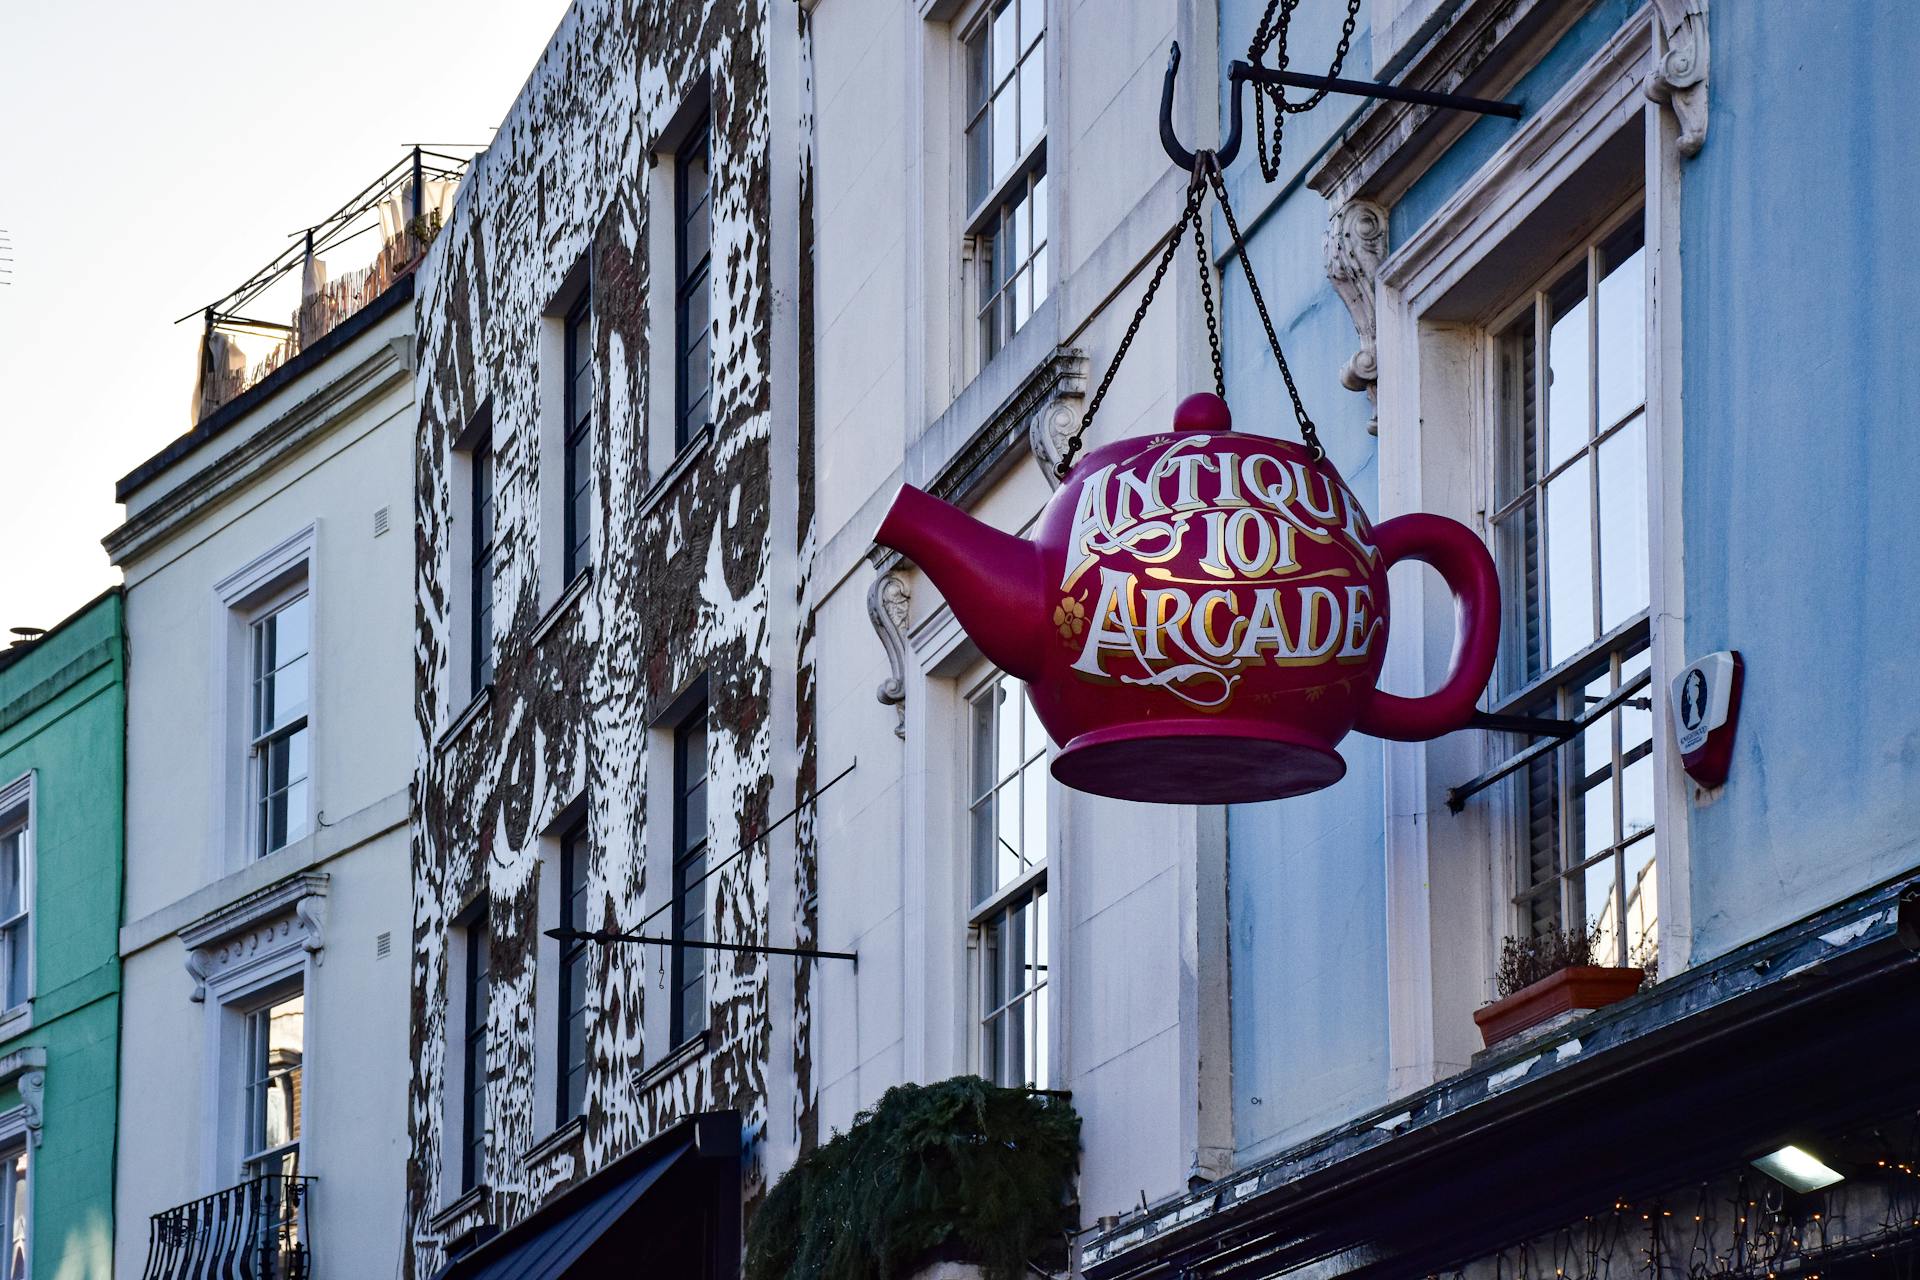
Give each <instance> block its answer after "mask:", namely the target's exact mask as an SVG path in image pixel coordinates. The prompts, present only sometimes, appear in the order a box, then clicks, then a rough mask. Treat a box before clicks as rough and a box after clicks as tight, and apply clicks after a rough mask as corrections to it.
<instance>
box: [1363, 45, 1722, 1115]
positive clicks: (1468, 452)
mask: <svg viewBox="0 0 1920 1280" xmlns="http://www.w3.org/2000/svg"><path fill="white" fill-rule="evenodd" d="M1652 65H1653V48H1652V38H1651V28H1650V25H1649V16H1648V12H1647V11H1646V10H1644V9H1643V10H1642V11H1641V12H1640V13H1639V14H1637V15H1636V16H1635V17H1633V18H1632V19H1630V20H1629V21H1628V22H1627V23H1626V24H1625V25H1624V26H1623V27H1622V28H1621V30H1619V31H1618V32H1616V33H1615V34H1614V36H1613V37H1612V38H1611V39H1610V40H1609V41H1608V43H1607V45H1606V46H1605V47H1604V48H1602V49H1601V50H1600V51H1599V52H1598V53H1596V54H1595V55H1594V56H1593V57H1592V58H1591V59H1590V60H1589V61H1588V63H1587V64H1586V66H1584V67H1583V68H1582V69H1581V70H1580V71H1579V72H1578V73H1576V75H1575V76H1574V77H1573V79H1572V80H1571V81H1570V82H1569V83H1568V84H1567V85H1566V86H1564V87H1563V88H1562V89H1561V90H1560V92H1559V93H1557V94H1556V95H1555V96H1554V97H1553V99H1552V100H1551V101H1549V102H1548V103H1547V104H1545V105H1544V106H1543V107H1541V109H1540V111H1539V113H1538V114H1537V115H1535V116H1534V117H1533V118H1531V119H1529V120H1528V121H1526V122H1525V123H1524V124H1523V125H1522V127H1521V128H1520V129H1519V130H1517V131H1516V132H1515V134H1514V136H1513V137H1512V138H1511V139H1510V140H1509V141H1508V142H1507V143H1506V145H1505V146H1503V147H1502V148H1501V149H1500V150H1499V151H1498V152H1497V153H1496V154H1495V155H1494V156H1492V157H1491V158H1489V159H1488V160H1487V161H1486V162H1485V163H1484V164H1483V165H1482V166H1481V168H1480V169H1479V171H1478V172H1477V173H1476V174H1475V175H1474V176H1473V177H1472V178H1471V179H1469V180H1468V182H1467V183H1466V184H1465V185H1463V187H1462V188H1461V189H1460V190H1459V191H1457V192H1456V193H1455V194H1454V195H1453V196H1452V197H1451V198H1450V199H1449V200H1448V201H1447V202H1446V204H1445V205H1444V206H1443V207H1442V208H1441V209H1440V210H1439V211H1438V212H1436V213H1435V214H1434V215H1433V216H1432V217H1431V218H1430V219H1428V221H1427V223H1426V224H1425V225H1424V226H1423V227H1422V228H1421V229H1420V230H1419V231H1418V232H1417V233H1416V234H1415V235H1414V236H1413V238H1412V239H1411V240H1409V241H1408V242H1407V243H1406V244H1405V245H1402V246H1398V247H1396V248H1395V249H1394V250H1393V252H1392V254H1391V255H1390V256H1389V257H1388V259H1387V260H1386V261H1385V262H1384V263H1383V264H1382V266H1381V269H1380V273H1379V280H1378V289H1377V296H1376V306H1377V312H1378V316H1379V334H1378V359H1379V367H1380V371H1381V373H1380V381H1379V409H1380V414H1379V420H1380V446H1379V448H1380V493H1381V496H1380V508H1381V510H1380V516H1381V517H1383V518H1384V517H1387V516H1392V515H1396V514H1399V513H1402V512H1407V511H1432V512H1437V513H1440V514H1445V515H1451V516H1453V517H1455V518H1457V519H1460V520H1462V521H1465V522H1466V523H1468V524H1469V525H1470V526H1471V527H1473V528H1475V529H1476V531H1478V532H1480V533H1481V534H1482V536H1483V537H1485V536H1488V535H1489V534H1490V532H1491V529H1490V524H1489V520H1488V516H1489V509H1490V506H1491V502H1492V491H1491V489H1490V487H1489V470H1488V467H1487V466H1486V465H1485V460H1486V459H1488V458H1490V457H1491V456H1492V449H1493V446H1494V440H1495V437H1494V436H1493V435H1492V434H1491V433H1492V432H1493V431H1495V430H1496V429H1497V418H1496V417H1495V413H1496V411H1497V408H1498V388H1497V380H1496V378H1495V377H1494V375H1493V371H1492V368H1491V358H1490V357H1491V355H1492V334H1493V332H1494V330H1493V329H1492V327H1491V326H1492V324H1493V322H1494V321H1495V320H1496V319H1497V318H1498V315H1499V314H1500V311H1504V309H1505V308H1506V307H1507V306H1508V304H1510V302H1511V300H1512V298H1513V297H1514V296H1515V294H1516V293H1517V292H1518V291H1519V289H1520V288H1521V287H1523V286H1525V285H1527V284H1530V283H1531V282H1532V279H1533V273H1532V272H1529V273H1528V277H1527V278H1526V279H1520V278H1516V279H1514V280H1513V281H1512V282H1511V283H1512V285H1513V288H1512V289H1510V290H1508V291H1507V292H1506V293H1505V294H1504V295H1503V296H1501V297H1500V298H1498V299H1497V304H1496V305H1497V307H1498V309H1499V310H1496V307H1495V306H1488V307H1487V308H1485V311H1486V314H1484V315H1483V316H1482V317H1481V318H1480V322H1478V323H1472V322H1468V321H1465V320H1462V319H1461V318H1460V317H1459V316H1458V315H1454V314H1451V313H1450V311H1449V308H1451V307H1453V306H1455V305H1457V304H1456V303H1453V302H1449V301H1448V296H1449V294H1451V293H1453V292H1454V291H1455V290H1456V287H1457V286H1461V285H1463V283H1468V282H1469V277H1472V276H1473V275H1474V274H1475V273H1476V272H1481V273H1482V274H1484V272H1485V270H1487V269H1489V264H1490V263H1492V262H1494V261H1495V256H1496V255H1497V254H1498V253H1499V251H1500V250H1502V249H1503V248H1505V247H1508V246H1510V245H1512V244H1513V243H1515V240H1514V237H1515V233H1516V232H1517V231H1518V230H1519V228H1520V227H1521V226H1522V224H1523V223H1524V222H1525V221H1526V219H1527V218H1528V217H1529V216H1530V215H1532V214H1534V213H1536V212H1538V211H1539V210H1540V209H1541V208H1542V207H1543V206H1544V205H1545V204H1546V203H1547V201H1548V200H1549V199H1550V198H1551V197H1552V196H1553V195H1554V194H1555V193H1556V192H1557V191H1559V190H1560V189H1561V188H1562V187H1563V186H1564V185H1565V184H1567V183H1568V182H1569V181H1571V180H1572V179H1574V178H1575V177H1576V176H1577V175H1578V174H1579V173H1580V171H1581V169H1582V168H1583V167H1584V166H1586V165H1587V164H1588V163H1589V162H1590V161H1593V160H1594V159H1595V158H1596V157H1597V156H1598V155H1599V154H1600V152H1601V150H1602V148H1603V147H1604V146H1605V145H1606V144H1608V143H1609V142H1613V141H1615V140H1624V139H1636V140H1637V142H1638V146H1639V150H1640V151H1641V154H1642V156H1643V159H1642V163H1641V165H1640V171H1641V175H1642V177H1643V180H1644V184H1645V186H1644V191H1643V199H1644V227H1645V235H1646V247H1647V258H1646V262H1647V273H1648V275H1647V280H1648V284H1647V326H1646V335H1647V337H1646V341H1647V433H1648V434H1647V442H1648V443H1647V467H1648V485H1647V503H1648V519H1649V530H1648V545H1649V551H1650V557H1651V561H1652V563H1651V565H1650V567H1649V586H1650V598H1651V608H1650V611H1649V612H1650V618H1651V625H1650V630H1651V635H1650V640H1649V652H1650V653H1651V662H1652V669H1653V678H1652V688H1653V689H1654V690H1659V689H1662V688H1664V687H1665V685H1666V682H1667V680H1668V679H1669V678H1670V676H1671V674H1672V673H1673V672H1674V671H1676V670H1678V668H1679V666H1680V665H1681V664H1682V661H1683V659H1682V658H1681V655H1682V654H1683V653H1684V635H1683V632H1682V619H1683V616H1684V611H1685V609H1684V603H1685V602H1684V595H1683V589H1682V580H1681V565H1680V536H1681V534H1680V530H1681V524H1680V485H1679V476H1680V465H1681V451H1680V432H1681V421H1680V404H1679V395H1680V379H1679V373H1680V350H1681V347H1680V334H1679V315H1680V311H1679V289H1680V280H1679V262H1678V253H1677V247H1678V244H1679V236H1678V230H1679V194H1680V193H1679V167H1678V166H1679V156H1678V151H1677V147H1676V141H1677V129H1676V127H1675V125H1674V122H1673V120H1672V118H1671V116H1670V115H1669V114H1668V113H1666V112H1664V111H1661V110H1659V109H1658V108H1657V107H1654V106H1652V105H1651V104H1649V102H1648V101H1647V99H1646V97H1645V94H1644V86H1645V84H1646V82H1647V77H1648V75H1649V73H1650V71H1651V68H1652ZM1622 194H1625V193H1624V192H1623V193H1622ZM1617 208H1619V205H1618V204H1616V203H1615V202H1614V201H1613V199H1612V198H1611V197H1610V198H1609V200H1608V203H1607V205H1606V207H1605V208H1604V209H1600V210H1595V211H1594V213H1595V218H1594V224H1593V225H1597V224H1598V222H1599V221H1600V217H1601V215H1604V214H1611V213H1612V212H1614V211H1615V210H1616V209H1617ZM1592 229H1593V228H1592V226H1588V227H1583V228H1580V230H1581V231H1582V232H1585V231H1589V230H1592ZM1492 269H1495V270H1497V269H1498V268H1497V267H1494V268H1492ZM1405 572H1406V574H1407V576H1402V574H1401V573H1399V572H1397V573H1396V574H1395V575H1394V577H1395V586H1394V603H1395V612H1396V617H1395V622H1396V627H1395V634H1394V644H1393V646H1392V647H1391V648H1390V649H1389V651H1388V654H1387V664H1386V671H1385V674H1384V679H1383V681H1382V684H1383V687H1386V688H1390V689H1393V690H1394V691H1396V692H1401V693H1413V692H1419V691H1422V690H1425V689H1429V688H1432V687H1434V686H1435V684H1436V683H1437V681H1438V680H1439V679H1441V678H1442V677H1443V676H1444V674H1445V667H1446V665H1447V663H1448V661H1449V656H1450V651H1451V647H1452V639H1453V631H1454V620H1453V604H1452V601H1451V598H1450V597H1449V596H1448V594H1447V592H1446V591H1445V589H1444V588H1443V587H1442V586H1441V585H1440V584H1439V583H1438V582H1437V580H1434V579H1433V578H1432V575H1422V576H1414V574H1413V571H1412V570H1408V571H1405ZM1664 703H1665V700H1664V699H1662V698H1658V697H1656V698H1655V699H1654V715H1655V723H1654V761H1655V765H1654V768H1655V778H1656V785H1655V828H1656V830H1658V831H1659V832H1660V841H1661V846H1660V860H1659V863H1658V870H1657V873H1656V874H1657V879H1658V897H1659V903H1660V909H1661V913H1662V919H1661V933H1662V940H1661V972H1662V974H1663V975H1668V974H1672V973H1674V972H1676V971H1678V970H1679V969H1681V968H1684V967H1685V965H1686V964H1687V961H1688V955H1687V946H1688V939H1689V937H1690V934H1691V906H1690V902H1689V900H1688V854H1687V841H1688V824H1687V818H1688V815H1687V806H1686V799H1685V790H1684V785H1685V784H1684V776H1683V775H1682V773H1681V771H1680V768H1679V762H1678V760H1677V758H1676V756H1675V754H1674V752H1673V749H1672V739H1671V733H1670V731H1669V729H1668V726H1667V724H1666V712H1665V705H1664ZM1516 749H1517V748H1516V745H1515V740H1514V739H1513V738H1512V737H1511V736H1510V735H1504V734H1492V733H1469V734H1454V735H1450V736H1449V737H1448V738H1444V739H1440V740H1438V741H1435V742H1431V743H1419V744H1390V745H1389V746H1388V748H1387V750H1386V768H1385V776H1386V795H1385V802H1386V838H1387V851H1386V852H1387V929H1386V935H1387V939H1388V977H1389V983H1388V986H1389V995H1388V1027H1389V1055H1390V1079H1389V1086H1390V1089H1391V1091H1392V1092H1393V1093H1394V1094H1395V1095H1396V1096H1397V1095H1399V1094H1402V1093H1405V1092H1408V1091H1411V1090H1414V1089H1418V1088H1421V1087H1423V1086H1425V1085H1427V1084H1429V1083H1431V1082H1433V1081H1434V1080H1437V1079H1440V1078H1442V1077H1444V1076H1446V1075H1450V1074H1452V1073H1454V1072H1456V1071H1459V1070H1461V1069H1464V1068H1465V1067H1466V1066H1467V1065H1468V1063H1469V1060H1470V1059H1471V1056H1472V1054H1473V1052H1474V1051H1475V1050H1476V1049H1477V1048H1478V1047H1479V1044H1478V1038H1477V1036H1476V1034H1475V1031H1474V1027H1473V1024H1472V1021H1471V1016H1470V1015H1471V1012H1472V1010H1473V1009H1474V1008H1475V1007H1477V1006H1478V1005H1480V1004H1483V1003H1485V1002H1486V1001H1487V1000H1488V999H1491V998H1492V996H1493V994H1494V990H1493V972H1494V968H1495V963H1496V960H1497V952H1498V947H1499V943H1500V940H1501V938H1502V937H1504V936H1505V935H1506V934H1507V933H1508V932H1510V931H1511V928H1512V925H1513V921H1514V917H1513V915H1512V907H1511V901H1512V898H1513V896H1514V889H1515V886H1514V883H1513V881H1514V870H1515V866H1514V862H1513V859H1512V857H1511V841H1510V839H1509V838H1508V829H1507V828H1506V826H1505V825H1504V823H1505V820H1506V816H1507V814H1506V810H1505V809H1504V808H1503V806H1502V805H1501V804H1500V803H1499V797H1498V795H1497V793H1487V794H1483V795H1481V796H1476V797H1474V799H1473V800H1471V801H1470V802H1469V803H1468V804H1467V806H1466V808H1465V810H1464V811H1463V812H1462V813H1460V814H1459V815H1457V816H1456V815H1453V814H1450V813H1449V812H1448V811H1447V809H1446V804H1445V797H1446V792H1447V788H1448V787H1449V786H1452V785H1454V784H1457V783H1460V782H1464V781H1466V780H1468V779H1470V778H1472V777H1475V776H1476V775H1478V774H1479V773H1480V772H1482V771H1483V770H1484V769H1486V768H1489V767H1491V766H1493V765H1495V764H1497V763H1499V762H1500V761H1502V760H1504V759H1506V758H1507V757H1508V756H1509V755H1511V754H1512V752H1513V751H1514V750H1516ZM1489 851H1492V852H1491V856H1489ZM1476 936H1477V937H1478V938H1479V939H1480V941H1481V945H1480V946H1479V947H1474V946H1471V945H1462V944H1463V942H1464V941H1466V940H1469V939H1472V938H1474V937H1476Z"/></svg>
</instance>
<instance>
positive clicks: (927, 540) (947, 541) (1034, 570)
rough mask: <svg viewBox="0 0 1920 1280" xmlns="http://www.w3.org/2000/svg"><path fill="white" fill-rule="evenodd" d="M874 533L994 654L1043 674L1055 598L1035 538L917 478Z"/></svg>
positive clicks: (1027, 674)
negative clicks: (981, 515) (1004, 528)
mask: <svg viewBox="0 0 1920 1280" xmlns="http://www.w3.org/2000/svg"><path fill="white" fill-rule="evenodd" d="M873 540H874V541H875V542H877V543H879V544H880V545H881V546H883V547H891V548H892V549H893V550H895V551H898V552H900V553H901V554H902V555H904V556H906V557H907V559H909V560H911V561H913V562H914V564H915V565H917V566H919V568H920V570H921V572H923V573H925V574H926V575H927V576H928V577H929V578H932V579H933V584H934V586H936V587H938V588H939V589H940V594H941V595H943V596H945V597H946V600H947V604H948V606H949V607H950V608H952V610H953V613H954V617H955V618H956V619H958V620H959V623H960V625H961V627H962V628H963V629H965V631H966V633H967V634H968V635H969V636H971V637H972V638H973V642H974V643H975V644H977V645H979V646H980V652H981V653H983V654H985V655H986V657H987V660H988V661H989V662H992V663H993V664H994V665H995V666H997V667H999V668H1000V669H1001V670H1003V671H1005V672H1007V673H1008V674H1010V675H1012V676H1014V677H1015V678H1017V679H1020V680H1028V681H1031V680H1033V679H1035V678H1036V677H1037V676H1038V675H1039V674H1040V665H1041V658H1042V655H1043V653H1044V648H1043V646H1044V644H1045V634H1046V633H1045V629H1044V624H1045V622H1046V617H1047V606H1048V600H1047V598H1046V597H1047V593H1046V588H1045V577H1044V574H1043V573H1042V571H1041V568H1040V548H1039V547H1038V546H1037V545H1036V544H1034V543H1031V542H1028V541H1026V540H1025V539H1024V538H1016V537H1014V536H1012V535H1011V534H1006V533H1002V532H1000V531H999V530H998V529H995V528H993V527H992V526H990V525H986V524H982V523H981V522H980V521H978V520H975V519H974V518H973V517H972V516H970V515H968V514H967V513H966V512H964V511H962V510H960V509H959V508H958V507H955V506H953V505H951V504H950V503H946V502H942V501H941V500H940V499H938V498H936V497H934V496H932V495H931V494H928V493H923V492H921V491H920V490H919V489H916V488H914V487H913V486H912V485H902V486H900V493H899V495H898V496H897V497H895V498H894V500H893V506H892V507H891V508H890V509H889V510H888V511H887V517H886V519H884V520H882V521H881V522H880V530H879V532H878V533H876V534H874V535H873Z"/></svg>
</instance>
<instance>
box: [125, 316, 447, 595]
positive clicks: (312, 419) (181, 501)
mask: <svg viewBox="0 0 1920 1280" xmlns="http://www.w3.org/2000/svg"><path fill="white" fill-rule="evenodd" d="M361 314H362V315H364V314H366V313H365V312H362V313H361ZM335 332H336V333H337V332H339V330H335ZM329 336H331V335H329ZM262 385H265V384H264V383H263V384H262ZM412 386H413V378H412V375H411V374H410V373H409V372H408V371H407V368H406V367H405V366H404V365H402V364H401V363H400V361H399V358H398V355H397V353H396V352H395V350H394V348H393V347H392V345H391V344H388V343H382V344H380V345H379V346H377V347H374V348H373V349H372V350H371V351H370V352H369V353H368V354H367V356H366V357H365V358H364V359H362V360H361V361H359V362H358V363H357V364H355V365H354V366H353V367H351V368H349V369H345V370H343V371H342V372H341V373H340V375H339V376H338V377H336V378H334V379H333V380H332V381H330V382H328V383H326V384H324V385H323V386H321V387H319V388H317V389H316V390H315V391H314V392H313V393H312V394H311V395H309V396H308V397H307V398H306V399H304V400H301V401H299V402H298V403H296V404H294V405H293V406H291V407H290V408H288V409H287V411H286V412H285V413H283V414H281V415H280V416H279V417H277V418H274V419H272V420H270V421H267V422H266V423H265V424H264V425H262V426H261V427H260V428H259V429H258V430H257V431H255V432H254V434H253V435H251V436H248V437H247V438H245V439H243V440H240V441H238V442H237V443H235V444H234V445H233V446H232V447H231V448H229V449H228V450H227V451H226V452H224V453H221V454H220V455H219V456H217V457H215V458H213V459H212V460H210V461H209V462H207V463H206V464H205V465H203V466H202V467H200V468H199V469H198V470H197V471H194V472H193V473H192V474H190V475H188V476H187V477H186V478H184V479H182V480H181V481H180V483H179V484H178V485H177V486H176V487H174V488H173V489H171V490H169V491H168V492H167V493H165V494H164V495H162V496H161V497H158V498H156V499H155V500H154V502H153V504H152V505H151V506H149V507H147V508H145V509H144V510H142V511H140V512H139V513H138V514H137V515H130V516H129V517H128V518H127V521H126V523H124V524H122V525H121V526H120V527H119V528H117V529H114V530H113V531H112V532H110V533H108V534H107V536H106V537H104V538H102V539H101V540H100V543H101V545H102V546H104V547H105V548H106V549H107V556H108V558H109V559H111V560H112V561H113V562H114V563H115V564H116V565H122V566H124V565H126V564H127V563H128V562H129V561H131V560H134V559H137V558H138V557H140V556H142V555H145V554H146V553H147V552H148V551H150V550H151V549H152V548H153V546H154V544H155V543H156V542H159V541H164V540H165V539H167V538H169V537H172V536H173V535H174V534H175V533H176V532H178V531H179V530H180V529H181V528H183V527H185V526H186V525H188V524H190V523H191V522H192V521H194V520H197V519H199V518H200V517H201V516H202V515H203V514H205V513H206V512H207V511H208V510H210V509H212V508H213V507H215V506H216V505H218V504H220V503H223V502H225V501H227V500H229V499H231V498H232V497H233V496H234V495H235V494H237V493H239V492H242V491H244V490H245V489H246V488H247V486H249V485H251V484H254V483H256V482H257V481H258V480H259V479H260V477H261V476H262V475H263V474H264V473H265V472H267V471H268V470H270V469H272V468H273V467H276V466H278V465H280V463H281V462H282V461H284V460H285V459H286V458H288V457H290V456H292V455H293V454H295V453H297V452H299V451H300V450H302V449H305V448H306V447H307V446H309V445H310V444H312V443H313V442H314V441H315V440H318V439H320V438H321V437H323V436H326V435H327V434H329V433H330V432H332V431H334V430H335V429H337V428H338V427H340V426H342V425H343V424H346V423H348V422H351V421H352V420H353V419H354V418H355V417H356V416H357V415H358V414H360V413H361V412H363V411H364V410H366V409H367V408H368V407H369V406H370V405H373V404H375V403H376V402H378V401H379V400H380V398H381V397H383V396H386V395H389V394H391V393H392V392H393V391H395V390H398V389H400V388H402V387H405V388H407V389H408V391H409V394H411V390H412ZM191 438H192V437H191V436H189V437H185V439H191ZM161 456H162V458H166V457H170V456H171V455H170V454H163V455H161ZM155 461H156V462H158V461H159V459H156V460H155ZM187 464H188V459H187V458H186V457H185V456H184V455H182V456H181V457H179V458H178V459H175V460H174V461H172V462H170V463H169V464H168V465H167V466H164V467H160V468H159V469H158V471H156V473H155V474H156V476H157V475H158V474H159V473H160V472H164V471H167V470H171V469H172V468H173V467H174V466H181V467H184V466H186V465H187ZM124 483H125V482H123V484H124ZM146 483H147V481H142V482H141V484H140V485H139V486H138V487H145V485H146Z"/></svg>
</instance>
